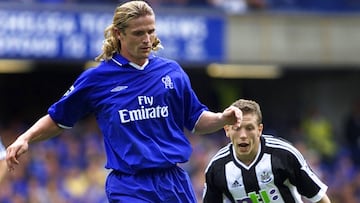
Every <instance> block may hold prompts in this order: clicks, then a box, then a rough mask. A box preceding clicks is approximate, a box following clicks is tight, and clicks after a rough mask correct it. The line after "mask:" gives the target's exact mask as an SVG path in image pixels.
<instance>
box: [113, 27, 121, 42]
mask: <svg viewBox="0 0 360 203" xmlns="http://www.w3.org/2000/svg"><path fill="white" fill-rule="evenodd" d="M113 29H114V30H113V31H114V33H115V36H116V39H118V40H121V37H122V36H121V35H122V32H121V30H119V29H118V28H117V27H114V28H113Z"/></svg>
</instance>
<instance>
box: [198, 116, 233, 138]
mask: <svg viewBox="0 0 360 203" xmlns="http://www.w3.org/2000/svg"><path fill="white" fill-rule="evenodd" d="M225 122H226V121H225V120H223V119H222V113H214V112H210V111H205V112H203V114H202V115H201V117H200V119H199V121H198V122H197V124H196V126H195V133H196V134H207V133H212V132H215V131H217V130H220V129H221V128H223V127H224V125H225V124H226V123H225Z"/></svg>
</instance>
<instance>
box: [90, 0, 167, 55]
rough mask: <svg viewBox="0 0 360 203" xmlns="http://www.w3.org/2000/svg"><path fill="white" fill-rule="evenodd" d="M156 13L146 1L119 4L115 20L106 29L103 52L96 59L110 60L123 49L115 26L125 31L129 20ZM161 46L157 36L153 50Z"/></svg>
mask: <svg viewBox="0 0 360 203" xmlns="http://www.w3.org/2000/svg"><path fill="white" fill-rule="evenodd" d="M146 15H154V16H155V14H154V11H153V9H152V8H151V7H150V6H149V5H148V4H147V3H146V2H144V1H130V2H126V3H124V4H122V5H119V6H118V7H117V8H116V9H115V12H114V17H113V22H112V24H110V25H109V26H108V27H107V28H106V29H105V31H104V37H105V40H104V42H103V45H102V53H101V54H100V55H99V56H97V57H96V58H95V61H101V60H109V59H111V57H112V56H113V54H114V53H117V52H119V51H120V49H121V44H120V41H119V40H118V39H117V37H116V33H115V28H117V29H118V30H120V31H122V32H124V30H125V29H126V28H127V27H128V22H129V21H130V20H132V19H136V18H138V17H141V16H146ZM160 48H162V46H161V42H160V39H159V38H158V37H157V36H155V41H154V42H153V45H152V50H153V51H157V50H159V49H160Z"/></svg>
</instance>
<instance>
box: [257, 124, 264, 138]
mask: <svg viewBox="0 0 360 203" xmlns="http://www.w3.org/2000/svg"><path fill="white" fill-rule="evenodd" d="M263 129H264V124H262V123H260V124H259V129H258V130H259V134H260V135H261V134H262V131H263Z"/></svg>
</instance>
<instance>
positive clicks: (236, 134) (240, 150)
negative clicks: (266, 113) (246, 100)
mask: <svg viewBox="0 0 360 203" xmlns="http://www.w3.org/2000/svg"><path fill="white" fill-rule="evenodd" d="M224 129H225V132H226V136H227V137H229V138H230V140H231V142H232V144H233V146H234V149H235V153H236V157H237V158H238V159H239V160H240V161H242V162H243V163H244V164H246V165H249V164H251V162H252V161H253V160H254V159H255V157H256V154H257V152H258V150H259V145H260V136H261V134H262V130H263V124H261V123H260V124H259V123H258V120H257V115H256V114H252V113H250V114H244V115H243V120H242V122H241V126H240V127H236V126H233V125H227V126H225V127H224Z"/></svg>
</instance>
